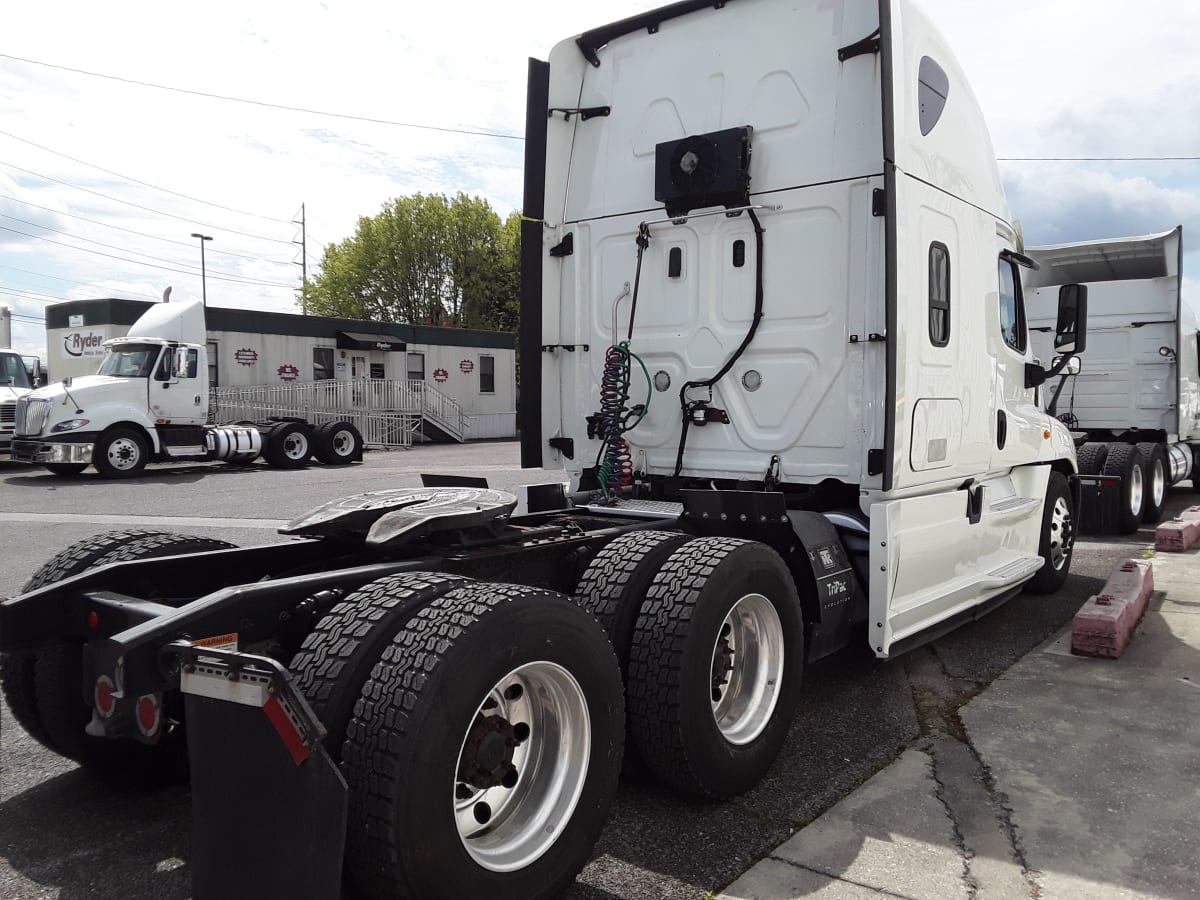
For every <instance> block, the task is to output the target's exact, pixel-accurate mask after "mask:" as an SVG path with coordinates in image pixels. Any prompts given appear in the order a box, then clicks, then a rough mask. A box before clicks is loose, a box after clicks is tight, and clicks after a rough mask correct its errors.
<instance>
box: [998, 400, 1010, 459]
mask: <svg viewBox="0 0 1200 900" xmlns="http://www.w3.org/2000/svg"><path fill="white" fill-rule="evenodd" d="M1007 442H1008V416H1006V415H1005V414H1004V410H1002V409H998V410H996V449H997V450H1003V449H1004V445H1005V443H1007Z"/></svg>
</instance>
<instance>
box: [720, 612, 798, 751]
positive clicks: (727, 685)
mask: <svg viewBox="0 0 1200 900" xmlns="http://www.w3.org/2000/svg"><path fill="white" fill-rule="evenodd" d="M783 661H784V640H783V624H782V622H781V621H780V619H779V613H778V612H777V611H776V609H775V607H774V606H773V605H772V604H771V601H770V600H768V599H767V598H766V597H764V596H763V595H762V594H746V595H745V596H744V597H742V598H741V599H740V600H738V602H737V603H735V604H734V605H733V609H731V610H730V611H729V615H727V616H726V617H725V621H724V622H723V623H722V624H721V630H720V633H719V634H718V636H717V641H716V643H715V644H714V645H713V653H712V711H713V718H715V719H716V721H717V727H718V728H719V729H720V730H721V734H722V735H723V736H724V737H725V740H727V741H729V743H731V744H736V745H743V744H749V743H750V742H751V741H753V740H754V739H755V738H756V737H758V736H759V735H760V734H761V733H762V731H763V729H764V728H766V727H767V723H768V722H769V721H770V720H771V714H772V713H773V712H774V711H775V704H776V703H777V702H778V700H779V691H780V688H781V686H782V684H783Z"/></svg>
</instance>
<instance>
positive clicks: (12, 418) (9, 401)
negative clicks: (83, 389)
mask: <svg viewBox="0 0 1200 900" xmlns="http://www.w3.org/2000/svg"><path fill="white" fill-rule="evenodd" d="M42 377H43V376H42V364H41V360H39V359H38V358H37V357H36V356H22V355H21V354H20V353H18V352H17V351H15V350H4V349H0V453H8V450H9V445H10V444H11V443H12V437H13V425H14V423H15V422H16V419H17V401H18V400H20V399H21V398H22V397H24V396H25V395H26V394H28V393H29V392H30V391H32V390H33V389H34V388H36V387H38V385H40V384H41V382H42Z"/></svg>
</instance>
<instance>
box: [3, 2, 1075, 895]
mask: <svg viewBox="0 0 1200 900" xmlns="http://www.w3.org/2000/svg"><path fill="white" fill-rule="evenodd" d="M529 71H530V80H529V93H528V100H529V102H528V120H527V141H526V145H527V151H526V152H527V157H526V183H525V190H526V198H525V209H524V213H525V222H524V224H523V242H522V259H523V265H522V295H523V296H522V337H521V341H522V343H521V353H522V360H523V364H522V370H523V371H522V379H523V383H522V401H523V404H524V406H523V409H522V435H523V444H522V458H523V462H524V464H525V465H528V466H537V465H544V466H546V467H547V468H551V469H559V470H564V472H565V477H566V478H567V479H568V480H567V484H568V487H566V488H564V486H563V485H562V484H559V483H551V484H548V485H543V486H541V487H539V488H537V489H532V490H530V493H529V500H528V510H529V511H528V512H527V513H522V514H520V515H517V514H514V509H515V506H516V503H517V500H516V498H515V497H513V496H512V495H511V494H508V493H506V492H502V491H494V490H489V489H487V488H486V487H484V486H455V487H445V486H443V487H431V488H428V489H424V490H414V489H407V490H394V489H388V488H387V487H386V486H385V485H380V486H379V490H376V491H373V492H371V493H368V494H363V495H360V496H356V497H348V498H345V499H341V500H336V501H333V502H330V503H329V504H327V505H326V506H324V507H322V508H320V509H317V510H315V511H314V512H312V513H310V514H308V515H305V516H301V517H300V518H298V519H296V520H295V521H293V522H292V523H290V524H289V525H288V526H287V527H285V528H284V529H282V532H283V533H284V534H285V535H286V536H288V538H289V539H288V540H285V541H282V542H281V543H278V544H275V545H271V546H265V547H253V548H246V549H237V548H234V547H230V546H228V545H226V544H223V543H221V542H217V541H211V540H206V539H199V538H191V537H182V536H177V535H162V534H146V533H133V534H130V533H125V534H119V535H117V536H115V537H114V536H108V537H99V538H96V539H93V540H91V541H86V542H84V543H82V544H78V545H76V546H74V547H71V548H68V549H67V550H64V551H63V552H62V553H60V554H59V555H58V556H57V557H55V558H54V559H53V560H51V561H50V562H49V563H47V564H46V566H45V567H43V569H42V570H40V571H39V572H38V573H37V574H36V575H35V576H34V577H33V580H32V581H31V582H30V583H29V585H28V586H27V588H26V590H25V592H24V593H23V594H21V595H20V596H17V597H14V598H12V599H9V600H6V601H4V602H2V603H0V652H3V653H4V654H5V656H4V663H3V683H4V689H5V692H6V695H7V696H8V698H9V703H10V705H11V707H12V709H13V711H14V714H15V715H16V716H17V717H18V719H19V720H20V721H21V722H22V723H24V725H25V727H26V729H27V730H29V731H30V733H32V734H34V735H35V736H36V737H38V738H39V739H41V740H42V741H43V743H45V744H46V745H47V746H49V747H51V748H53V749H55V750H57V751H58V752H60V753H63V754H64V755H67V756H70V757H72V758H74V759H76V760H79V761H80V762H81V764H82V765H83V766H84V767H85V768H87V769H90V770H92V771H94V772H95V773H97V774H98V775H103V776H108V777H110V778H116V779H124V780H133V781H143V782H144V781H154V780H162V779H169V778H170V777H172V776H174V775H177V774H178V773H180V772H181V771H182V767H183V764H184V759H185V756H186V758H187V760H188V763H189V765H190V778H191V785H192V790H191V798H192V803H193V814H194V820H195V825H196V827H195V834H194V837H193V840H192V843H191V859H190V861H189V862H190V867H191V870H192V873H193V889H194V893H195V896H196V897H198V898H201V900H205V898H212V897H222V898H227V897H255V898H258V897H262V896H280V897H283V896H287V897H336V896H337V895H338V891H339V885H340V884H341V882H342V881H343V880H347V881H349V882H351V883H353V884H354V885H356V886H357V889H358V891H359V892H360V893H361V895H363V896H367V897H376V898H385V897H388V898H390V897H409V898H422V900H424V898H439V897H448V898H461V897H481V896H485V897H490V898H493V900H503V898H512V900H517V898H521V900H525V898H541V897H552V896H556V895H557V894H559V893H560V892H561V891H562V890H563V889H564V888H565V887H566V886H568V885H569V884H570V883H571V881H572V880H573V879H574V877H575V876H576V874H577V873H578V872H579V871H580V869H581V868H582V867H583V866H584V864H585V863H586V862H587V860H588V858H589V855H590V854H591V852H592V848H593V845H594V843H595V841H596V839H597V837H598V835H599V834H600V830H601V828H602V827H603V825H604V822H605V819H606V817H607V814H608V810H609V807H610V804H611V802H612V798H613V794H614V791H615V789H616V785H617V779H618V773H619V772H620V770H621V767H622V760H623V759H624V760H626V761H631V760H632V759H634V758H636V759H637V760H638V761H639V762H638V766H639V767H640V768H642V769H643V770H645V771H648V772H649V773H651V774H652V775H653V776H655V777H657V778H658V779H660V780H661V781H662V782H664V783H665V784H667V785H669V786H671V787H672V788H674V789H676V790H678V791H680V792H683V793H685V794H689V795H693V796H699V797H704V798H724V797H730V796H733V795H736V794H738V793H740V792H743V791H745V790H747V789H748V788H750V787H751V786H752V785H754V784H755V783H756V782H757V781H758V780H759V779H760V778H761V777H762V776H763V774H764V773H765V772H766V770H767V769H768V767H770V766H771V764H772V762H773V761H774V759H775V757H776V755H777V754H778V752H779V750H780V747H781V746H782V744H783V741H784V738H785V735H786V733H787V731H788V728H789V725H790V723H791V720H792V718H793V714H794V713H795V711H796V709H797V707H798V706H799V705H800V704H801V703H803V702H804V686H803V683H802V677H801V676H802V672H803V669H804V667H805V664H806V662H810V661H812V660H815V659H819V658H821V657H824V656H826V655H828V654H830V653H833V652H834V651H836V650H838V649H839V648H842V647H844V646H846V645H848V644H850V643H851V642H861V641H867V642H868V644H869V646H870V647H871V649H872V650H873V651H874V652H875V653H876V654H877V655H878V656H879V657H881V658H891V657H894V656H896V655H897V654H899V653H901V652H903V651H904V650H906V649H909V648H911V647H913V646H916V645H917V644H918V643H920V642H921V641H923V640H928V639H929V638H930V637H931V636H933V635H936V634H939V633H941V632H942V631H943V630H944V629H947V628H950V627H953V626H954V625H956V624H959V623H962V622H966V621H969V620H972V619H976V618H979V617H981V616H982V615H984V614H985V613H986V612H987V611H989V610H990V609H992V608H994V607H995V606H996V605H997V604H999V603H1001V602H1003V601H1004V600H1005V599H1006V598H1009V597H1011V596H1012V595H1014V594H1016V593H1017V592H1019V591H1021V590H1022V589H1025V590H1030V591H1033V592H1040V593H1046V592H1052V591H1054V590H1056V589H1057V588H1058V587H1059V586H1060V585H1061V584H1062V583H1063V581H1064V579H1065V578H1066V577H1067V573H1068V570H1069V568H1070V564H1071V554H1072V541H1073V538H1074V523H1075V521H1076V516H1077V503H1076V497H1077V495H1078V484H1077V474H1076V462H1075V451H1074V445H1073V443H1072V440H1071V437H1070V435H1069V434H1068V431H1067V429H1066V428H1065V427H1064V426H1063V425H1062V424H1061V423H1059V422H1057V421H1056V420H1054V419H1053V418H1052V417H1050V416H1048V415H1046V414H1045V413H1044V412H1043V411H1042V410H1041V409H1039V408H1038V406H1037V405H1036V403H1035V391H1036V389H1037V388H1038V387H1039V386H1040V385H1041V383H1042V382H1043V381H1045V379H1046V378H1047V374H1048V373H1047V372H1046V370H1044V369H1042V368H1041V367H1040V366H1038V365H1035V364H1034V362H1033V354H1032V350H1031V347H1030V343H1029V333H1028V328H1027V326H1026V312H1025V306H1024V296H1023V292H1022V271H1023V270H1024V268H1025V267H1027V266H1030V265H1031V264H1032V261H1031V260H1030V259H1029V258H1028V257H1026V256H1025V255H1023V253H1022V248H1021V246H1020V244H1019V239H1018V234H1017V231H1016V229H1015V228H1014V225H1013V223H1012V221H1011V218H1010V214H1009V210H1008V206H1007V204H1006V202H1005V199H1004V195H1003V192H1002V189H1001V186H1000V178H999V175H998V172H997V167H996V163H995V160H994V154H993V151H992V147H991V142H990V139H989V137H988V132H987V129H986V127H985V125H984V121H983V118H982V116H981V114H980V110H979V107H978V105H977V103H976V102H975V99H974V97H973V96H972V93H971V90H970V88H969V87H968V85H967V83H966V82H965V80H964V78H963V76H962V72H961V70H960V68H959V66H958V64H957V63H956V61H955V59H954V56H953V54H952V53H951V51H950V49H949V47H948V46H947V45H946V43H945V42H944V41H943V39H942V38H941V37H940V36H939V34H938V32H937V31H936V30H935V29H934V28H933V26H932V25H931V24H930V23H929V21H928V20H927V19H926V18H925V16H924V15H923V14H922V13H921V12H920V11H919V9H918V8H917V7H916V6H915V5H914V4H912V3H911V2H909V0H846V2H841V3H828V2H824V0H728V2H723V3H713V2H697V0H689V2H682V3H676V4H674V5H671V6H667V7H664V8H663V9H660V10H657V11H654V12H648V13H643V14H639V15H637V16H635V17H633V18H630V19H626V20H624V21H621V22H617V23H615V24H612V25H609V26H606V27H603V28H597V29H595V30H593V31H589V32H586V33H584V34H581V35H578V36H577V37H574V38H571V39H569V40H566V41H564V42H562V43H561V44H559V45H558V46H556V47H555V48H554V49H553V51H552V53H551V54H550V59H549V62H540V61H532V62H531V63H530V70H529ZM1059 293H1060V301H1059V312H1058V318H1057V321H1056V323H1055V328H1056V340H1055V345H1056V348H1057V353H1058V355H1059V356H1061V357H1062V358H1063V363H1062V364H1063V365H1065V364H1066V361H1067V360H1069V359H1070V358H1071V354H1072V353H1074V352H1077V351H1078V350H1081V349H1082V347H1083V342H1084V337H1085V327H1084V324H1085V315H1084V313H1085V307H1086V291H1085V289H1081V288H1079V287H1077V286H1074V285H1065V286H1063V288H1062V289H1061V290H1060V292H1059ZM443 483H444V482H443ZM231 872H232V873H236V877H232V878H231V877H230V873H231Z"/></svg>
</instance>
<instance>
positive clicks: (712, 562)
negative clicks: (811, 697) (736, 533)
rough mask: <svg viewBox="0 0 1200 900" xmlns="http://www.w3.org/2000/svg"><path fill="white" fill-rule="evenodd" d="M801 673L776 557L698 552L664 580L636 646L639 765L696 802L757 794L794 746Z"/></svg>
mask: <svg viewBox="0 0 1200 900" xmlns="http://www.w3.org/2000/svg"><path fill="white" fill-rule="evenodd" d="M803 664H804V623H803V619H802V616H801V611H800V598H799V596H798V595H797V593H796V586H795V582H794V581H793V579H792V576H791V573H790V572H789V571H788V567H787V564H786V563H784V561H783V559H781V558H780V556H779V554H777V553H776V552H775V551H774V550H772V549H771V548H770V547H768V546H766V545H765V544H760V543H757V542H754V541H746V540H739V539H734V538H697V539H695V540H692V541H689V542H688V543H686V544H684V545H683V546H682V547H680V548H679V549H677V550H676V551H675V552H674V553H672V554H671V556H670V557H669V558H668V559H667V561H666V562H665V563H664V564H663V566H662V569H661V570H660V571H659V573H658V575H657V576H655V578H654V583H653V584H652V585H651V586H650V589H649V591H647V593H646V601H645V603H644V604H643V605H642V611H641V615H639V616H638V621H637V627H636V629H635V630H634V634H633V645H632V647H631V649H630V655H629V673H628V676H627V678H626V683H625V690H626V696H627V699H628V703H629V724H630V730H631V731H632V732H633V737H634V741H635V743H636V744H637V748H638V752H639V754H640V756H641V758H642V759H643V760H644V761H645V763H646V764H647V765H648V766H649V767H650V769H651V770H652V771H653V772H654V774H655V775H657V776H658V777H659V778H660V779H661V780H663V781H664V782H666V783H667V784H670V785H673V786H674V787H676V788H678V789H680V790H683V791H686V792H688V793H692V794H699V795H701V796H705V797H730V796H733V795H734V794H739V793H741V792H743V791H745V790H747V789H749V788H750V787H751V786H753V785H754V784H755V783H756V782H758V780H759V779H761V778H762V776H763V775H764V774H765V773H766V771H767V768H768V767H769V766H770V765H771V763H772V762H773V761H774V759H775V757H776V756H777V755H778V754H779V750H780V747H782V745H783V741H784V738H785V737H786V736H787V731H788V726H789V725H790V724H791V720H792V715H793V714H794V712H795V710H796V706H797V704H798V703H799V700H800V679H801V674H802V669H803Z"/></svg>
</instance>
